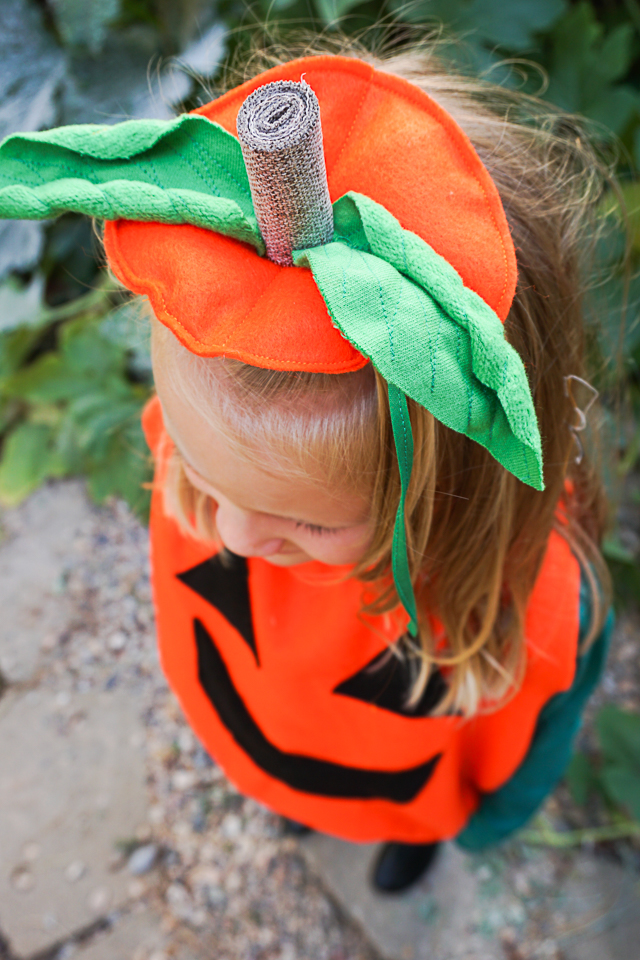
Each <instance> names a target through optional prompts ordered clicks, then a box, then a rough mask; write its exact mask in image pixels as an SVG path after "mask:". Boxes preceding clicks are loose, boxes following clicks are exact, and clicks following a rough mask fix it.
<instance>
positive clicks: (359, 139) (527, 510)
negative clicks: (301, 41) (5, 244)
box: [0, 53, 610, 890]
mask: <svg viewBox="0 0 640 960" xmlns="http://www.w3.org/2000/svg"><path fill="white" fill-rule="evenodd" d="M269 85H271V86H269ZM316 97H317V99H316ZM516 111H519V112H520V119H519V120H517V119H512V116H511V115H512V114H513V113H515V112H516ZM540 115H541V107H540V106H539V105H538V104H537V103H536V102H535V101H533V100H528V99H527V98H524V97H517V96H515V95H513V94H507V93H505V92H504V91H496V90H493V89H492V88H491V87H489V86H486V85H475V86H474V85H473V84H471V83H470V82H468V81H463V80H462V79H460V78H456V77H451V76H447V75H445V74H444V73H442V72H439V71H438V69H437V67H436V65H435V64H434V61H433V60H432V59H430V58H429V56H428V55H426V54H424V55H420V54H418V53H413V54H411V53H409V54H403V55H400V56H397V57H395V58H393V59H390V60H388V61H386V62H383V61H375V60H374V58H372V57H371V56H365V59H358V58H356V57H343V56H308V57H306V58H304V59H302V60H297V61H295V60H294V61H289V62H284V63H282V64H280V65H277V66H275V67H273V68H272V69H271V70H269V71H267V72H266V73H264V74H261V75H259V76H258V77H255V78H254V79H252V80H249V81H248V82H247V83H245V84H244V85H241V86H240V87H238V88H235V89H233V90H231V91H230V92H229V93H227V94H226V95H224V96H222V97H221V98H220V99H218V100H216V101H214V102H213V103H210V104H208V105H207V106H205V107H202V108H200V110H198V111H196V113H195V115H190V116H187V117H182V118H179V119H178V120H176V121H172V122H171V123H154V122H149V121H139V122H130V123H128V124H127V123H125V124H120V125H116V126H115V127H111V128H100V127H87V128H83V127H72V128H67V129H66V130H65V129H62V130H58V131H51V132H49V133H45V134H36V135H31V136H24V137H19V136H15V137H12V138H9V139H8V140H7V141H5V143H4V144H3V146H2V148H0V212H1V213H2V214H3V215H4V216H51V215H55V214H56V213H59V212H61V211H62V210H64V209H74V210H81V211H84V212H86V213H89V214H91V215H94V216H100V217H102V218H104V219H106V220H107V221H108V222H107V224H106V228H105V238H104V239H105V248H106V252H107V257H108V260H109V263H110V265H111V267H112V269H113V271H114V272H115V274H116V275H117V276H118V277H119V278H120V280H122V282H123V283H124V284H125V285H126V286H127V287H129V289H131V290H133V291H134V292H136V293H139V294H145V295H146V296H148V298H149V301H150V304H151V307H152V308H153V313H154V319H153V324H152V326H153V334H152V346H153V363H154V374H155V378H156V385H157V391H158V397H157V398H156V399H155V400H153V401H152V402H151V404H150V405H149V407H148V408H147V410H146V412H145V415H144V425H145V429H146V432H147V437H148V440H149V444H150V446H151V449H152V450H153V453H154V457H155V461H156V481H155V484H154V493H153V504H152V512H151V542H152V548H151V549H152V566H153V580H154V592H155V602H156V609H157V617H158V634H159V644H160V651H161V658H162V664H163V667H164V670H165V673H166V675H167V678H168V680H169V683H170V684H171V686H172V688H173V689H174V691H175V692H176V694H177V696H178V697H179V699H180V701H181V703H182V706H183V708H184V710H185V713H186V714H187V716H188V718H189V720H190V722H191V724H192V726H193V728H194V730H195V731H196V732H197V734H198V736H199V737H200V738H201V740H202V742H203V743H204V744H205V746H206V747H207V749H209V750H210V751H211V753H212V755H213V756H214V757H216V758H217V759H218V761H219V762H220V763H221V764H222V766H223V767H224V768H225V770H226V771H227V773H228V775H229V776H230V777H231V779H232V780H233V781H234V782H235V783H236V784H237V786H238V787H239V788H240V789H241V790H242V791H244V792H246V793H248V794H251V795H253V796H255V797H256V798H258V799H259V800H260V801H262V802H263V803H265V804H267V805H268V806H270V807H272V808H273V809H274V810H277V811H278V812H280V813H281V814H282V815H283V816H284V817H286V818H289V819H290V820H292V821H297V822H298V823H302V824H305V825H307V826H308V827H310V828H313V829H317V830H322V831H325V832H328V833H332V834H336V835H338V836H342V837H345V838H347V839H350V840H354V841H370V840H381V841H385V846H384V847H383V848H382V850H381V854H380V856H379V858H378V861H377V863H376V866H375V868H374V883H375V885H376V886H377V887H378V888H379V889H381V890H399V889H404V888H405V887H407V886H409V885H410V884H411V883H412V882H414V881H415V880H416V879H417V877H418V876H420V875H421V874H422V873H423V872H424V870H425V869H426V868H427V867H428V866H429V864H430V863H431V861H432V860H433V857H434V853H435V850H436V848H437V844H438V843H439V842H440V841H442V840H444V839H450V838H453V837H456V838H457V839H458V842H459V843H461V844H462V845H463V846H464V847H466V848H467V849H479V848H481V847H483V846H485V845H487V844H489V843H494V842H496V841H498V840H500V839H502V838H503V837H505V836H507V835H508V834H510V833H511V832H512V831H513V830H515V829H516V828H517V827H519V826H520V825H521V824H522V823H524V822H525V820H526V819H527V818H528V817H529V816H530V815H531V814H532V813H533V811H534V810H535V809H536V807H537V806H538V805H539V804H540V803H541V801H542V800H543V798H544V797H545V796H546V794H547V793H548V792H549V791H550V790H551V789H552V787H553V786H554V784H555V783H556V782H557V780H558V778H559V777H560V776H561V774H562V772H563V769H564V766H565V764H566V761H567V759H568V756H569V753H570V745H571V740H572V737H573V735H574V733H575V731H576V729H577V726H578V723H579V717H580V713H581V710H582V707H583V706H584V703H585V701H586V699H587V697H588V695H589V693H590V692H591V690H592V688H593V686H594V684H595V682H596V680H597V678H598V676H599V673H600V670H601V667H602V663H603V659H604V655H605V647H606V641H607V636H608V633H609V631H610V618H609V619H607V609H608V585H607V577H606V571H605V568H604V565H603V562H602V559H601V556H600V554H599V552H598V546H597V544H598V540H599V537H600V535H601V531H602V524H603V520H602V517H603V497H602V492H601V488H600V484H599V481H598V479H597V477H596V476H595V475H594V473H593V471H592V470H591V469H590V467H589V466H588V464H587V462H586V458H585V457H584V456H583V455H582V452H581V451H580V452H579V453H578V451H577V448H576V435H575V432H574V428H575V426H577V420H576V417H577V416H578V415H579V409H578V407H577V406H576V403H575V401H574V389H575V388H576V387H577V386H578V385H579V384H580V383H584V381H583V380H582V377H583V375H584V368H583V358H582V338H583V331H582V313H581V306H580V279H579V267H580V257H579V253H580V245H581V243H582V239H583V233H582V226H583V220H584V216H585V212H586V211H587V210H588V208H589V206H590V204H591V205H592V203H593V201H594V200H595V198H596V196H597V178H596V173H595V171H596V167H595V164H594V163H593V161H592V160H591V158H590V155H589V153H588V150H587V148H586V147H585V146H584V145H583V144H581V142H580V140H579V139H578V138H576V136H575V134H574V133H573V128H572V127H571V126H570V125H569V124H567V123H566V121H565V122H564V123H563V122H562V121H561V118H558V124H557V127H556V128H551V127H550V126H549V123H548V120H549V117H551V116H552V115H551V113H548V114H547V116H546V117H544V116H543V117H542V120H543V122H540V119H539V118H540ZM203 118H204V119H203ZM210 121H214V123H211V122H210ZM534 121H536V122H534ZM563 126H564V129H565V130H568V131H569V133H568V134H567V135H565V139H563V134H562V129H561V128H562V127H563ZM463 131H464V132H463ZM236 135H238V136H239V137H240V140H241V145H240V144H239V143H238V141H237V140H236V139H235V138H236ZM322 138H324V140H323V139H322ZM472 144H473V145H472ZM325 165H326V166H325ZM325 170H326V172H325ZM327 184H328V186H327ZM329 197H330V200H331V201H333V208H332V207H331V203H330V200H329ZM340 198H341V199H340ZM149 221H150V222H149ZM258 227H259V229H258ZM265 248H266V253H267V255H266V256H265Z"/></svg>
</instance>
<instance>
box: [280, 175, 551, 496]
mask: <svg viewBox="0 0 640 960" xmlns="http://www.w3.org/2000/svg"><path fill="white" fill-rule="evenodd" d="M333 210H334V226H335V233H334V242H332V243H329V244H326V245H324V246H322V247H314V248H311V249H309V250H303V251H296V252H294V262H295V263H296V264H299V265H303V264H308V265H309V266H310V268H311V270H312V272H313V275H314V279H315V281H316V284H317V285H318V288H319V290H320V292H321V294H322V296H323V299H324V301H325V303H326V304H327V308H328V310H329V313H330V314H331V317H332V319H333V321H334V323H335V324H336V325H337V327H338V328H339V329H340V330H341V332H342V333H343V334H344V336H345V337H346V338H347V339H348V340H349V341H350V342H351V343H353V344H354V345H355V346H356V347H357V348H358V349H359V350H360V351H361V352H362V353H363V354H364V355H365V356H367V357H370V358H371V360H372V362H373V363H374V365H375V367H376V368H377V369H378V370H379V371H380V372H381V373H382V375H383V376H384V377H385V379H386V380H387V381H388V382H389V383H392V384H394V385H395V386H396V387H398V388H399V389H400V390H402V391H403V392H404V393H406V394H407V396H409V397H411V398H412V399H413V400H415V401H416V402H417V403H420V404H422V405H423V406H425V407H426V408H427V409H428V410H430V411H431V412H432V413H433V415H434V416H435V417H437V419H438V420H440V421H441V422H442V423H444V424H445V425H446V426H448V427H450V428H451V429H452V430H456V431H457V432H459V433H463V434H465V435H466V436H468V437H470V438H471V439H472V440H474V441H475V442H477V443H479V444H481V445H482V446H484V447H486V449H487V450H489V452H490V453H491V454H492V456H494V457H495V458H496V460H498V461H499V462H500V463H502V464H503V466H505V467H506V469H507V470H509V471H510V472H511V473H513V474H514V475H515V476H517V477H518V478H519V479H520V480H522V481H523V482H524V483H528V484H530V485H531V486H534V487H535V488H536V489H543V487H544V483H543V479H542V454H541V442H540V434H539V431H538V425H537V420H536V415H535V410H534V407H533V400H532V398H531V394H530V391H529V385H528V382H527V377H526V373H525V370H524V367H523V364H522V361H521V359H520V357H519V356H518V354H517V353H516V351H515V350H514V349H513V348H512V347H511V346H510V345H509V344H508V343H507V341H506V339H505V336H504V327H503V325H502V323H501V322H500V319H499V318H498V316H497V315H496V314H495V313H494V311H493V310H492V309H491V307H489V306H488V304H486V303H485V302H484V300H482V299H481V297H479V296H478V295H477V294H476V293H474V292H473V291H472V290H470V289H468V288H467V287H465V286H464V284H463V282H462V279H461V278H460V275H459V274H458V273H457V272H456V270H455V269H454V268H453V267H452V266H451V264H449V263H448V262H447V261H446V260H445V259H444V258H443V257H441V256H439V254H437V253H436V252H435V251H434V250H433V249H432V248H431V247H430V246H429V244H427V243H426V242H425V241H424V240H422V239H421V238H420V237H418V236H417V235H416V234H414V233H411V232H410V231H408V230H403V229H402V227H401V226H400V224H399V223H398V221H397V220H396V219H395V217H393V216H392V215H391V214H390V213H389V212H388V211H387V210H385V208H384V207H382V206H380V204H378V203H375V201H373V200H371V199H370V198H369V197H364V196H362V195H361V194H356V193H348V194H346V195H345V196H344V197H342V198H341V199H340V200H338V201H336V203H334V205H333ZM399 318H401V320H400V319H399ZM418 351H419V355H420V356H423V357H424V358H425V360H424V362H423V363H420V364H416V362H415V358H416V355H417V354H418Z"/></svg>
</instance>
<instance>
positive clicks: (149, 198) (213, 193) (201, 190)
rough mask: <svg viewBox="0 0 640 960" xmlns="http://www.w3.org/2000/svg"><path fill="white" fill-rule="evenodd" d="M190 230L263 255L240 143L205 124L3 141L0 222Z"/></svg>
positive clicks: (192, 118)
mask: <svg viewBox="0 0 640 960" xmlns="http://www.w3.org/2000/svg"><path fill="white" fill-rule="evenodd" d="M67 211H75V212H77V213H84V214H86V215H87V216H90V217H99V218H100V219H104V220H117V219H118V218H123V219H127V220H147V221H151V220H153V221H156V222H160V223H191V224H194V225H195V226H197V227H204V228H206V229H208V230H214V231H216V232H217V233H222V234H225V235H227V236H230V237H234V238H235V239H236V240H243V241H245V242H246V243H250V244H252V245H253V246H254V247H256V249H257V251H258V253H260V254H263V253H264V243H263V241H262V237H261V236H260V231H259V230H258V224H257V221H256V218H255V215H254V212H253V205H252V203H251V191H250V188H249V181H248V179H247V173H246V170H245V166H244V161H243V159H242V151H241V150H240V144H239V143H238V141H237V140H236V138H235V137H234V136H232V135H231V134H230V133H227V131H226V130H224V129H223V127H221V126H220V125H219V124H217V123H212V122H211V121H210V120H207V119H206V117H201V116H198V115H194V114H183V115H182V116H180V117H177V118H176V119H175V120H171V121H168V122H167V121H164V120H125V121H124V123H116V124H113V125H112V126H106V125H100V124H80V125H72V126H68V127H58V128H55V129H53V130H46V131H44V132H42V133H29V134H21V133H16V134H13V135H12V136H10V137H7V138H6V140H4V141H3V143H2V144H0V217H3V218H16V219H23V220H42V219H46V218H49V217H56V216H59V215H60V214H61V213H65V212H67Z"/></svg>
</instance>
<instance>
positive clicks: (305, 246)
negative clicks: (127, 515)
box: [0, 56, 544, 634]
mask: <svg viewBox="0 0 640 960" xmlns="http://www.w3.org/2000/svg"><path fill="white" fill-rule="evenodd" d="M250 105H251V106H250ZM254 108H255V109H254ZM300 111H302V112H300ZM283 118H284V119H283ZM320 118H322V122H321V123H320ZM236 130H237V131H238V134H239V136H240V141H241V144H242V145H241V144H240V143H239V141H238V139H236V137H235V133H236ZM300 130H304V131H305V134H304V135H305V137H306V135H307V133H308V134H309V138H308V139H307V140H306V141H305V146H304V149H303V148H302V141H301V139H300V137H301V134H300ZM265 131H268V132H269V136H268V137H266V138H264V137H261V136H258V137H257V139H252V138H253V136H254V134H257V133H259V132H261V133H264V132H265ZM283 131H284V132H283ZM285 133H286V136H285ZM283 147H286V149H282V148H283ZM305 151H307V152H306V153H305ZM275 154H279V156H281V157H282V159H283V161H286V162H283V163H281V162H280V160H278V162H277V163H276V164H274V163H273V162H272V160H273V157H274V155H275ZM285 155H286V156H285ZM311 156H313V157H314V161H313V162H311V161H310V160H309V158H310V157H311ZM320 168H321V172H319V170H320ZM301 170H304V171H305V172H304V174H303V175H301V173H300V171H301ZM314 205H315V206H314ZM65 210H78V211H81V212H84V213H89V214H91V215H93V216H101V217H103V218H104V219H105V220H106V221H107V223H106V226H105V233H104V240H105V248H106V252H107V257H108V260H109V263H110V265H111V267H112V269H113V271H114V272H115V274H116V275H117V276H118V277H119V278H120V280H121V281H122V282H123V283H124V284H125V285H126V286H127V287H129V289H131V290H132V291H134V292H135V293H139V294H144V295H147V296H148V297H149V300H150V302H151V305H152V307H153V309H154V311H155V314H156V316H157V317H158V319H159V320H160V321H161V322H162V323H164V324H165V325H166V326H167V327H169V329H170V330H171V331H172V332H173V333H174V334H175V335H176V337H177V338H178V339H179V340H180V341H181V342H182V343H183V344H184V345H185V346H186V347H187V349H189V350H190V351H192V352H193V353H196V354H199V355H201V356H209V357H213V356H219V355H222V356H226V357H231V358H236V359H238V360H241V361H243V362H245V363H248V364H252V365H254V366H260V367H265V368H270V369H276V370H292V371H296V370H306V371H316V372H323V373H343V372H347V371H353V370H357V369H359V368H360V367H362V366H364V364H365V363H366V362H367V361H368V360H370V361H371V362H372V363H373V365H374V366H375V368H376V369H377V370H378V372H379V373H380V374H381V375H382V376H383V377H384V379H385V380H386V382H387V385H388V398H389V409H390V413H391V423H392V428H393V434H394V440H395V444H396V450H397V454H398V467H399V471H400V480H401V495H400V503H399V506H398V513H397V517H396V526H395V528H394V540H393V550H392V567H393V573H394V578H395V582H396V586H397V588H398V594H399V597H400V599H401V601H402V603H403V604H404V606H405V607H406V609H407V611H408V612H409V614H410V627H409V629H410V631H411V632H412V633H414V634H415V632H416V630H417V611H416V604H415V598H414V596H413V589H412V584H411V579H410V575H409V565H408V560H407V556H406V539H405V536H406V535H405V522H404V504H405V497H406V491H407V487H408V483H409V478H410V475H411V466H412V461H413V439H412V435H411V424H410V419H409V412H408V407H407V397H410V398H412V399H413V400H414V401H415V402H417V403H419V404H421V405H423V406H424V407H426V408H427V409H428V410H430V411H431V413H432V414H433V415H434V416H435V417H436V418H437V419H439V420H440V421H442V423H444V424H445V425H446V426H447V427H449V428H450V429H452V430H455V431H457V432H459V433H462V434H464V435H466V436H467V437H469V438H470V439H472V440H474V441H475V442H477V443H480V444H482V445H483V446H485V447H486V448H487V449H488V450H489V451H490V453H491V454H492V455H493V456H494V457H495V458H496V459H497V460H498V461H499V462H500V463H502V464H503V466H504V467H505V468H506V469H507V470H509V471H510V472H511V473H513V474H514V475H515V476H517V477H518V478H519V479H520V480H522V481H523V482H524V483H528V484H530V485H531V486H533V487H535V488H536V489H539V490H541V489H543V487H544V483H543V478H542V454H541V440H540V434H539V430H538V425H537V420H536V415H535V410H534V406H533V400H532V397H531V393H530V390H529V385H528V382H527V377H526V373H525V370H524V367H523V365H522V361H521V359H520V357H519V356H518V354H517V353H516V352H515V350H513V348H512V347H511V346H510V345H509V344H508V343H507V341H506V340H505V337H504V330H503V322H504V319H505V318H506V315H507V313H508V311H509V308H510V306H511V302H512V299H513V295H514V291H515V284H516V258H515V251H514V247H513V243H512V241H511V237H510V234H509V229H508V225H507V221H506V217H505V215H504V211H503V209H502V204H501V202H500V197H499V195H498V191H497V189H496V187H495V185H494V183H493V181H492V180H491V177H490V176H489V173H488V171H487V170H486V168H485V167H484V166H483V164H482V162H481V161H480V158H479V157H478V155H477V154H476V152H475V150H474V149H473V146H472V144H471V143H470V141H469V139H468V138H467V137H466V135H465V134H464V133H463V131H462V130H461V129H460V128H459V127H458V125H457V124H456V123H455V121H454V120H453V118H452V117H450V116H449V115H448V114H447V113H446V112H445V111H444V110H442V109H441V108H440V107H439V106H438V105H437V104H436V103H435V102H434V101H433V100H431V99H430V98H429V97H428V96H427V95H426V94H425V93H424V92H423V91H422V90H420V89H419V88H418V87H417V86H415V85H413V84H411V83H408V82H407V81H405V80H402V79H400V78H399V77H396V76H394V75H393V74H388V73H385V72H383V71H379V70H375V69H374V68H373V67H372V66H370V65H369V64H367V63H364V62H362V61H360V60H356V59H350V58H344V57H327V56H324V57H309V58H304V59H301V60H294V61H291V62H290V63H287V64H284V65H282V66H280V67H275V68H274V69H272V70H269V71H267V72H266V73H263V74H261V75H260V76H258V77H255V78H254V79H253V80H251V81H249V82H248V83H245V84H243V85H241V86H239V87H237V88H236V89H234V90H231V91H230V92H229V93H227V94H226V95H224V96H223V97H221V98H220V99H219V100H216V101H215V102H213V103H211V104H208V105H207V106H205V107H202V108H201V109H200V110H199V111H196V112H195V113H194V114H188V115H184V116H182V117H179V118H177V119H176V120H174V121H170V122H164V123H162V122H159V121H128V122H125V123H122V124H117V125H115V126H113V127H99V126H95V127H94V126H77V127H67V128H60V129H58V130H51V131H46V132H45V133H40V134H30V135H29V134H27V135H22V134H17V135H13V136H11V137H9V138H7V140H5V141H4V142H3V143H2V144H1V145H0V216H5V217H16V216H17V217H34V218H42V217H47V216H54V215H57V214H58V213H61V212H63V211H65ZM283 211H286V216H284V215H283ZM281 241H282V242H281ZM265 247H266V250H267V252H268V253H269V256H270V257H271V258H272V259H267V258H265V257H264V256H263V254H264V252H265ZM273 261H278V262H273ZM305 268H309V269H305Z"/></svg>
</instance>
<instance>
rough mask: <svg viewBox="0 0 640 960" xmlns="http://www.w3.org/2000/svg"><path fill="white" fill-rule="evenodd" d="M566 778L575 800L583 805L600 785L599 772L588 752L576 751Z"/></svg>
mask: <svg viewBox="0 0 640 960" xmlns="http://www.w3.org/2000/svg"><path fill="white" fill-rule="evenodd" d="M565 780H566V782H567V786H568V787H569V790H570V792H571V796H572V797H573V799H574V800H575V802H576V803H577V804H578V805H579V806H581V807H583V806H585V804H586V803H587V802H588V800H589V797H590V796H591V794H593V793H594V792H595V791H596V790H597V789H598V787H599V778H598V773H597V771H596V770H595V769H594V767H593V764H592V763H591V760H590V759H589V757H588V756H587V754H586V753H574V755H573V756H572V758H571V761H570V763H569V766H568V767H567V770H566V773H565Z"/></svg>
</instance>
